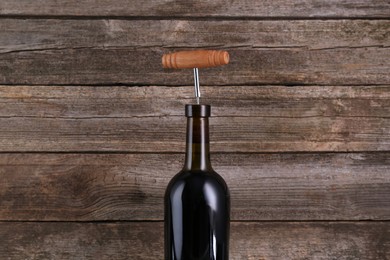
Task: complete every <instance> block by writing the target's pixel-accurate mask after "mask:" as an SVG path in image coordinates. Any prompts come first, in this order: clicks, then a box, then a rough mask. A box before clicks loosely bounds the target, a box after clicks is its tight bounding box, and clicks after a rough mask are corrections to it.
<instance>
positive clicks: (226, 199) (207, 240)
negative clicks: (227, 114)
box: [164, 105, 230, 260]
mask: <svg viewBox="0 0 390 260" xmlns="http://www.w3.org/2000/svg"><path fill="white" fill-rule="evenodd" d="M193 106H195V108H193V107H192V108H191V109H198V107H199V106H204V105H193ZM186 115H187V117H188V113H187V114H186ZM191 115H192V114H191ZM202 115H203V114H202V113H201V114H200V116H199V117H197V114H194V117H188V118H189V119H188V121H187V151H186V162H185V166H184V168H183V170H182V171H180V172H179V173H178V174H177V175H176V176H175V177H174V178H173V179H172V180H171V181H170V183H169V184H168V187H167V189H166V193H165V201H164V202H165V209H164V212H165V216H164V217H165V223H164V231H165V260H226V259H229V230H230V196H229V190H228V187H227V185H226V183H225V181H224V180H223V178H222V177H221V176H220V175H218V174H217V173H216V172H215V171H214V170H213V169H212V167H211V163H210V159H209V146H208V120H207V117H206V116H203V117H202ZM205 115H208V114H207V113H206V114H205Z"/></svg>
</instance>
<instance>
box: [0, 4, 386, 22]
mask: <svg viewBox="0 0 390 260" xmlns="http://www.w3.org/2000/svg"><path fill="white" fill-rule="evenodd" d="M389 10H390V4H389V2H388V1H386V0H369V1H364V0H342V1H340V0H330V1H321V0H305V1H298V0H290V1H283V0H275V1H272V2H270V1H266V2H264V1H251V0H243V1H222V0H214V1H191V2H188V1H186V2H182V1H177V0H174V1H172V0H163V1H158V0H151V1H140V0H134V1H131V2H129V1H126V0H114V1H113V0H86V1H77V0H66V1H61V2H47V1H45V0H36V1H28V0H19V1H13V0H3V1H1V2H0V14H2V15H18V16H40V15H41V16H42V15H43V16H137V17H142V16H144V17H156V16H157V17H172V16H174V17H175V16H176V17H237V18H245V17H248V18H256V17H257V18H261V17H293V18H294V17H310V18H312V17H329V18H333V17H389V16H390V12H389Z"/></svg>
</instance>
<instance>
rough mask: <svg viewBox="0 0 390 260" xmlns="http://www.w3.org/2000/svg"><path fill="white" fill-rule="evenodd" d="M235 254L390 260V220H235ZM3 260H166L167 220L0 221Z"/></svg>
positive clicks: (236, 259)
mask: <svg viewBox="0 0 390 260" xmlns="http://www.w3.org/2000/svg"><path fill="white" fill-rule="evenodd" d="M231 229H232V231H231V233H232V234H231V239H230V258H231V259H234V260H241V259H242V260H243V259H250V260H252V259H253V260H259V259H261V260H263V259H264V260H268V259H339V260H347V259H367V260H377V259H387V257H388V256H389V254H390V224H389V223H388V222H377V223H369V222H363V223H343V222H340V223H326V222H325V223H310V222H309V223H272V222H270V223H232V225H231ZM0 236H1V237H2V238H3V242H2V247H0V257H1V258H2V259H76V258H77V259H110V260H111V259H113V260H116V259H137V260H143V259H145V260H146V259H150V260H155V259H163V225H162V223H159V222H149V223H145V222H144V223H142V222H139V223H107V224H106V223H86V224H80V223H4V222H3V223H0Z"/></svg>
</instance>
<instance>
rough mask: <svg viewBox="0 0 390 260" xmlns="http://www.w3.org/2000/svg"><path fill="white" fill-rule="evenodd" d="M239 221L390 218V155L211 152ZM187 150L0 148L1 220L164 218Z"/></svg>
mask: <svg viewBox="0 0 390 260" xmlns="http://www.w3.org/2000/svg"><path fill="white" fill-rule="evenodd" d="M211 159H212V162H213V165H214V168H215V170H216V171H217V172H219V173H220V174H221V175H222V177H223V178H224V179H225V180H226V182H227V184H228V186H229V188H230V192H231V200H232V216H231V217H232V219H233V220H390V201H389V200H388V198H389V197H390V154H389V153H356V154H355V153H353V154H349V153H346V154H343V153H340V154H338V153H336V154H334V153H320V154H310V153H308V154H213V155H212V158H211ZM183 161H184V155H183V154H0V179H1V180H2V181H1V182H0V220H3V221H5V220H12V221H21V220H22V221H23V220H28V221H35V220H46V221H94V220H162V219H163V197H164V192H165V188H166V186H167V184H168V182H169V180H170V179H171V178H172V177H173V176H174V175H175V174H176V173H177V172H178V171H179V170H180V169H181V167H182V165H183Z"/></svg>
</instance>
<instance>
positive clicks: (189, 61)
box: [162, 50, 229, 104]
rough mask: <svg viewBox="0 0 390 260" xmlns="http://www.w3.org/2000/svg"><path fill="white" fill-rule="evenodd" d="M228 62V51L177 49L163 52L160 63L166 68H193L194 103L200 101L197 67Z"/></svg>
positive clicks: (207, 66) (214, 65)
mask: <svg viewBox="0 0 390 260" xmlns="http://www.w3.org/2000/svg"><path fill="white" fill-rule="evenodd" d="M228 63H229V53H228V52H227V51H218V50H195V51H179V52H174V53H168V54H164V55H163V57H162V65H163V67H164V68H168V69H190V68H192V69H193V70H194V89H195V98H196V103H197V104H199V103H200V96H201V94H200V85H199V68H210V67H217V66H222V65H226V64H228Z"/></svg>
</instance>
